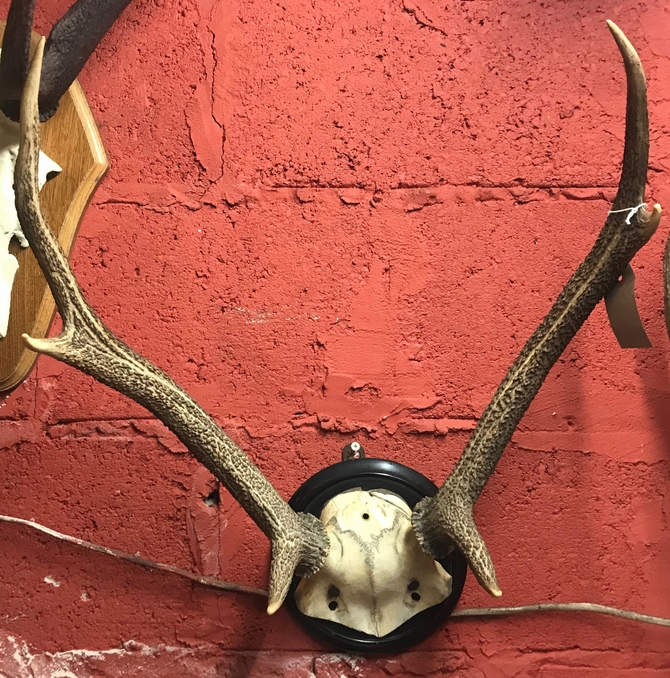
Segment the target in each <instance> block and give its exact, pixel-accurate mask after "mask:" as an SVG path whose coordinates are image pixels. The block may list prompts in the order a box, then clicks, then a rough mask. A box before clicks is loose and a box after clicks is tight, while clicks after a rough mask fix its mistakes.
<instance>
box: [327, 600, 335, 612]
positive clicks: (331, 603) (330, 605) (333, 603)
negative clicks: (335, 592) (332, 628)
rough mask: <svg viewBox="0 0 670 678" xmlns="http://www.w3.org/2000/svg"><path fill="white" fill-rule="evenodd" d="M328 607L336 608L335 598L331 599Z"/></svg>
mask: <svg viewBox="0 0 670 678" xmlns="http://www.w3.org/2000/svg"><path fill="white" fill-rule="evenodd" d="M328 609H330V610H337V601H336V600H331V601H330V602H329V603H328Z"/></svg>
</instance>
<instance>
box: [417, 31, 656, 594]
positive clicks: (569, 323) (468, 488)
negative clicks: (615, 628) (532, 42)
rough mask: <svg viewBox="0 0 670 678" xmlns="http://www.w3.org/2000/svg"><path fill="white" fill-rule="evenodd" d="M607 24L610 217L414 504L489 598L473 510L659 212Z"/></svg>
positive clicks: (430, 545) (426, 534) (635, 104)
mask: <svg viewBox="0 0 670 678" xmlns="http://www.w3.org/2000/svg"><path fill="white" fill-rule="evenodd" d="M607 23H608V26H609V29H610V31H611V32H612V35H613V36H614V40H615V41H616V43H617V46H618V47H619V51H620V52H621V55H622V57H623V61H624V65H625V67H626V77H627V99H626V137H625V145H624V155H623V166H622V171H621V179H620V182H619V190H618V192H617V195H616V198H615V200H614V204H613V206H612V212H611V213H610V215H609V216H608V218H607V221H606V222H605V225H604V226H603V228H602V230H601V232H600V235H599V236H598V238H597V240H596V242H595V245H594V246H593V249H592V250H591V251H590V252H589V254H588V255H587V257H586V259H585V260H584V262H583V263H582V264H581V265H580V266H579V268H578V269H577V270H576V272H575V273H574V275H573V276H572V277H571V278H570V280H568V282H567V283H566V285H565V287H564V288H563V291H562V292H561V293H560V295H559V297H558V299H557V300H556V303H555V304H554V306H553V307H552V309H551V310H550V311H549V314H548V315H547V317H546V318H545V319H544V320H543V321H542V323H541V324H540V326H539V327H538V328H537V330H535V332H534V333H533V335H532V336H531V337H530V339H529V340H528V342H527V343H526V345H525V346H524V348H523V350H522V351H521V353H520V355H519V357H518V358H517V359H516V361H515V362H514V364H513V365H512V367H510V369H509V371H508V372H507V374H506V375H505V378H504V379H503V381H502V383H501V384H500V386H499V387H498V390H497V391H496V393H495V395H494V396H493V399H492V400H491V402H490V403H489V405H488V407H487V408H486V409H485V410H484V413H483V414H482V416H481V418H480V420H479V422H478V424H477V426H476V428H475V430H474V431H473V433H472V436H471V438H470V440H469V441H468V443H467V445H466V447H465V449H464V451H463V454H462V455H461V457H460V459H459V460H458V463H457V464H456V466H455V468H454V470H453V471H452V473H451V475H450V476H449V477H448V478H447V480H446V481H445V483H444V485H442V487H441V488H440V490H439V492H438V493H437V495H436V496H435V497H434V498H432V499H425V500H423V501H422V502H421V503H419V504H418V505H417V507H416V508H415V511H414V515H413V518H412V521H413V524H414V530H415V532H416V535H417V538H418V539H419V542H420V543H421V545H422V546H423V548H424V549H425V550H426V551H427V552H428V553H430V554H431V555H432V556H433V557H435V558H438V557H441V556H443V555H445V553H447V552H449V551H450V550H451V549H452V548H453V546H454V545H455V546H457V547H458V548H459V549H460V550H461V551H462V552H463V554H464V555H465V557H466V558H467V559H468V562H469V564H470V567H471V569H472V571H473V572H474V574H475V576H476V577H477V580H478V581H479V583H480V584H481V585H482V586H483V587H484V588H485V589H486V590H487V591H488V592H489V593H491V594H492V595H494V596H500V595H501V593H502V592H501V591H500V588H499V587H498V582H497V579H496V575H495V570H494V568H493V563H492V561H491V557H490V555H489V552H488V550H487V548H486V545H485V544H484V540H483V539H482V537H481V536H480V534H479V532H478V531H477V527H476V525H475V522H474V519H473V515H472V509H473V506H474V504H475V502H476V501H477V498H478V497H479V495H480V493H481V492H482V490H483V489H484V486H485V485H486V482H487V481H488V479H489V478H490V477H491V475H492V474H493V472H494V471H495V468H496V465H497V463H498V461H499V459H500V457H501V455H502V453H503V451H504V450H505V447H506V446H507V443H509V441H510V439H511V438H512V434H513V433H514V431H515V429H516V427H517V425H518V423H519V421H520V420H521V418H522V416H523V415H524V413H525V411H526V410H527V409H528V406H529V405H530V403H531V402H532V400H533V398H534V397H535V395H536V394H537V392H538V390H539V389H540V386H542V383H543V382H544V380H545V378H546V376H547V374H549V371H550V370H551V368H552V366H553V365H554V363H555V362H556V361H557V360H558V358H559V357H560V355H561V354H562V353H563V351H564V350H565V348H566V346H567V345H568V344H569V343H570V341H571V340H572V338H573V337H574V336H575V334H576V333H577V330H579V328H580V327H581V326H582V324H583V323H584V321H585V320H586V319H587V318H588V316H589V314H590V313H591V311H593V309H594V308H595V306H596V305H597V303H598V302H599V301H600V300H601V299H602V298H603V296H605V295H606V294H607V293H608V292H609V291H610V290H611V289H612V287H613V286H614V285H615V284H616V282H617V280H618V278H619V276H620V275H621V274H622V273H623V271H624V269H625V268H626V266H627V265H628V263H629V261H630V260H631V259H632V258H633V256H634V255H635V253H636V252H637V251H638V250H639V249H640V248H641V247H642V246H643V245H644V244H645V243H646V242H647V241H648V240H649V238H651V236H652V235H653V233H654V231H655V230H656V228H657V226H658V223H659V221H660V218H661V207H660V205H654V208H653V210H652V211H651V212H648V211H647V210H646V209H644V208H643V207H642V206H641V203H642V202H643V200H644V189H645V185H646V182H647V162H648V156H649V121H648V114H647V88H646V82H645V77H644V72H643V70H642V65H641V63H640V59H639V57H638V55H637V53H636V52H635V50H634V49H633V46H632V45H631V44H630V42H629V41H628V40H627V38H626V36H625V35H624V34H623V32H622V31H621V30H620V29H619V28H618V27H617V26H616V25H615V24H614V23H612V22H611V21H608V22H607ZM635 208H637V209H635Z"/></svg>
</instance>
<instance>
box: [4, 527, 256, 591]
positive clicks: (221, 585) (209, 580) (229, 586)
mask: <svg viewBox="0 0 670 678" xmlns="http://www.w3.org/2000/svg"><path fill="white" fill-rule="evenodd" d="M0 522H4V523H16V524H18V525H25V526H26V527H32V528H33V529H34V530H38V531H39V532H43V533H44V534H48V535H49V536H50V537H54V538H55V539H60V540H61V541H64V542H67V543H68V544H74V545H75V546H83V547H84V548H87V549H90V550H91V551H96V552H97V553H104V554H105V555H108V556H114V558H120V559H121V560H127V561H129V562H131V563H135V564H136V565H142V566H143V567H146V568H149V569H151V570H160V571H161V572H170V573H172V574H177V575H179V576H180V577H186V579H190V580H191V581H194V582H196V583H197V584H202V585H203V586H209V587H211V588H215V589H220V590H223V591H235V592H237V593H253V594H254V595H256V596H264V597H267V595H268V593H267V591H263V589H257V588H255V587H254V586H244V584H233V583H231V582H227V581H222V580H221V579H216V578H215V577H204V576H201V575H199V574H194V573H193V572H189V571H188V570H184V569H183V568H181V567H176V566H175V565H165V564H164V563H156V562H155V561H153V560H148V559H147V558H140V556H136V555H133V554H132V553H126V552H125V551H119V550H118V549H112V548H109V547H108V546H100V545H99V544H93V543H91V542H90V541H86V540H84V539H79V538H78V537H71V536H69V535H67V534H62V533H61V532H56V530H52V529H51V528H49V527H45V526H44V525H40V524H39V523H36V522H34V521H32V520H24V519H23V518H14V517H12V516H3V515H0Z"/></svg>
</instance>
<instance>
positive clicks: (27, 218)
mask: <svg viewBox="0 0 670 678" xmlns="http://www.w3.org/2000/svg"><path fill="white" fill-rule="evenodd" d="M43 49H44V39H42V40H41V41H40V43H39V46H38V48H37V50H36V52H35V56H34V57H33V61H32V63H31V66H30V70H29V72H28V77H27V79H26V86H25V90H24V93H23V97H22V100H21V142H20V147H19V155H18V158H17V161H16V172H15V185H16V207H17V211H18V214H19V219H20V221H21V226H22V227H23V232H24V233H25V235H26V237H27V238H28V241H29V243H30V245H31V247H32V250H33V252H34V254H35V257H36V259H37V261H38V263H39V265H40V267H41V269H42V271H43V272H44V275H45V277H46V279H47V282H48V283H49V287H50V288H51V292H52V294H53V295H54V298H55V300H56V304H57V306H58V310H59V312H60V314H61V316H62V319H63V331H62V333H61V335H60V336H59V337H56V338H52V339H32V338H30V337H29V336H27V335H25V334H24V335H23V340H24V341H25V343H26V345H27V346H28V347H29V348H31V349H32V350H33V351H36V352H37V353H44V354H45V355H50V356H53V357H54V358H56V359H58V360H61V361H62V362H64V363H67V364H68V365H71V366H73V367H76V368H77V369H79V370H81V371H82V372H85V373H86V374H89V375H91V376H92V377H94V378H95V379H97V380H98V381H100V382H102V383H103V384H106V385H107V386H110V387H111V388H113V389H115V390H117V391H119V392H120V393H123V394H124V395H127V396H128V397H130V398H132V399H133V400H135V401H136V402H138V403H140V404H141V405H143V406H144V407H146V408H147V409H148V410H149V411H151V412H152V413H153V414H155V415H156V417H158V418H159V419H160V420H161V421H162V422H163V423H164V424H165V425H166V426H167V427H168V428H169V429H170V430H171V431H172V432H173V433H175V434H176V435H177V437H178V438H179V439H180V440H181V441H182V442H183V443H184V445H186V447H187V448H188V449H189V451H190V452H191V454H193V456H194V457H195V458H196V459H197V460H198V461H199V462H201V463H202V464H203V465H204V466H206V467H207V468H208V469H209V470H210V471H211V472H212V473H213V474H214V475H215V476H216V477H217V478H218V479H219V480H220V481H221V483H222V484H223V485H224V486H225V487H226V488H227V489H228V490H229V491H230V493H231V494H232V495H233V497H235V499H237V501H239V503H240V504H241V505H242V507H243V508H244V509H245V510H246V511H247V513H248V514H249V515H250V516H251V518H252V519H253V520H254V521H255V522H256V524H257V525H258V526H259V527H260V528H261V530H263V532H264V533H265V534H266V535H267V536H268V537H269V538H270V540H271V542H272V561H271V565H270V582H269V595H268V613H270V614H272V613H273V612H275V611H276V610H277V609H278V608H279V606H280V605H281V604H282V602H283V600H284V598H285V596H286V593H287V591H288V588H289V585H290V583H291V580H292V578H293V574H294V572H295V573H296V574H298V575H300V576H303V577H304V576H310V575H311V574H314V573H315V572H316V571H317V570H318V569H319V567H320V566H321V564H322V563H323V561H324V560H325V558H326V555H327V553H328V548H329V544H328V538H327V536H326V533H325V530H324V528H323V525H322V524H321V523H320V522H319V520H318V519H317V518H315V517H314V516H312V515H309V514H302V513H295V512H294V511H293V510H292V509H291V508H290V507H289V506H288V504H286V502H284V500H283V499H282V498H281V497H280V496H279V494H278V493H277V491H276V490H275V488H274V487H273V486H272V485H271V484H270V483H269V482H268V480H267V479H266V478H265V476H263V474H262V473H261V472H260V471H259V470H258V468H257V467H256V466H255V465H254V464H253V463H252V462H251V461H250V460H249V459H248V458H247V457H246V455H245V454H244V453H243V452H242V450H240V448H239V447H237V445H235V443H233V442H232V440H230V438H228V437H227V436H226V434H225V433H224V432H223V431H222V430H221V428H220V427H219V426H218V425H217V424H216V422H215V421H214V420H213V419H212V418H211V417H210V416H209V415H208V414H207V413H206V412H205V411H204V410H203V409H202V408H201V407H200V406H199V405H198V404H197V403H196V402H195V401H194V400H193V399H192V398H191V397H190V396H189V395H188V394H187V393H186V392H185V391H184V390H183V389H181V388H180V387H179V386H178V385H177V384H176V383H175V382H174V381H172V379H170V377H168V376H167V375H166V374H165V373H164V372H162V371H161V370H159V369H158V368H157V367H155V366H154V365H152V364H151V363H150V362H149V361H148V360H146V359H145V358H143V357H142V356H140V355H138V354H137V353H135V352H134V351H133V350H132V349H131V348H129V347H128V346H126V344H124V343H123V342H122V341H121V340H120V339H118V338H117V337H116V336H114V334H112V333H111V332H110V331H109V330H108V329H107V327H105V325H104V324H103V323H102V321H101V320H100V318H98V316H97V315H96V313H95V311H93V309H92V308H91V307H90V306H89V305H88V303H87V302H86V300H85V299H84V296H83V294H82V291H81V289H80V287H79V285H78V284H77V281H76V279H75V277H74V274H73V273H72V270H71V269H70V265H69V264H68V261H67V258H66V257H65V254H64V253H63V250H62V249H61V247H60V245H59V244H58V242H57V240H56V238H55V237H54V236H53V234H52V232H51V229H50V228H49V225H48V224H47V222H46V220H45V219H44V216H43V215H42V211H41V208H40V201H39V191H38V187H37V159H38V152H39V145H40V142H39V139H40V134H39V115H38V103H37V93H38V88H39V81H40V69H41V66H42V53H43Z"/></svg>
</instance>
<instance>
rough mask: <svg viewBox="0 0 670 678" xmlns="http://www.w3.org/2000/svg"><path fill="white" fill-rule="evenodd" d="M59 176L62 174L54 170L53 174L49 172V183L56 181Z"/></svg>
mask: <svg viewBox="0 0 670 678" xmlns="http://www.w3.org/2000/svg"><path fill="white" fill-rule="evenodd" d="M59 174H60V172H54V171H53V170H51V172H47V181H51V180H52V179H55V178H56V177H57V176H58V175H59Z"/></svg>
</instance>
